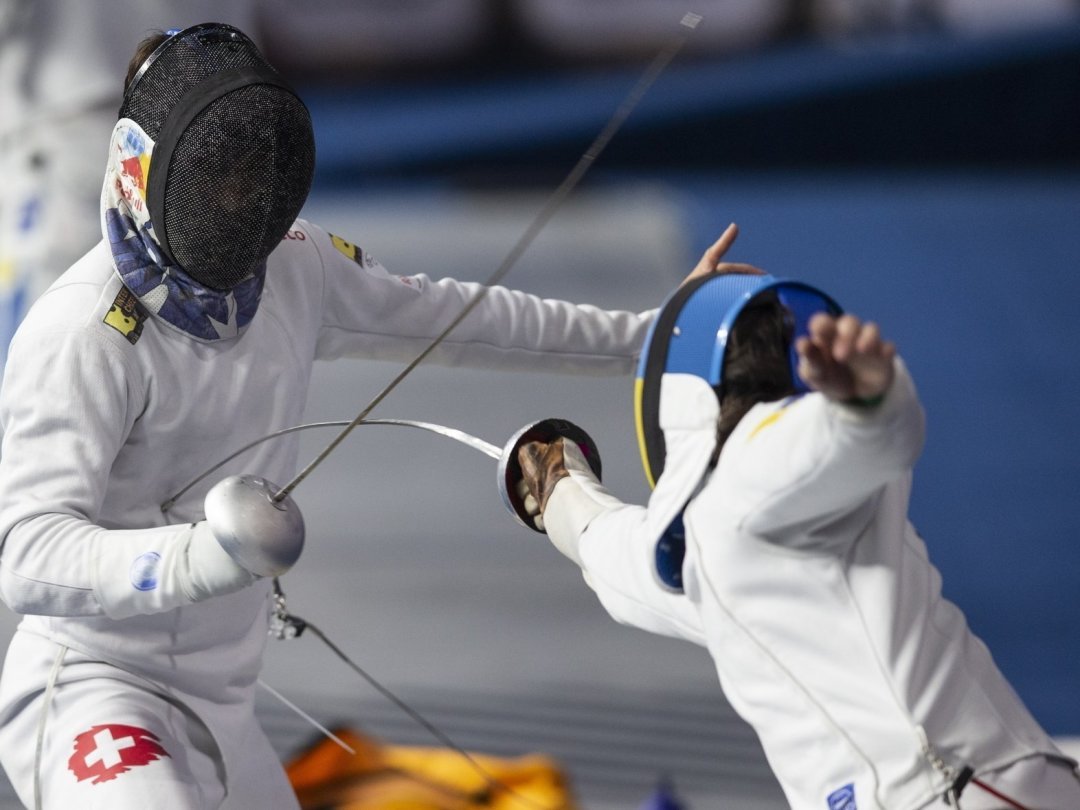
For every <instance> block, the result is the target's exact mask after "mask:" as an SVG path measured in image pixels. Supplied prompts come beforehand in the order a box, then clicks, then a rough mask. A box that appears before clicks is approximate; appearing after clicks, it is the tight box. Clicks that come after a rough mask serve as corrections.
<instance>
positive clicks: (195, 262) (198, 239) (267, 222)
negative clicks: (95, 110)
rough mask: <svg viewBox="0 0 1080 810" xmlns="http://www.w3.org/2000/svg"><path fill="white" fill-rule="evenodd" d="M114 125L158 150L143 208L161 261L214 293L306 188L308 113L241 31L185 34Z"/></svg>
mask: <svg viewBox="0 0 1080 810" xmlns="http://www.w3.org/2000/svg"><path fill="white" fill-rule="evenodd" d="M120 117H121V118H129V119H131V120H133V121H134V122H135V123H136V124H138V125H139V126H140V127H141V128H142V129H143V131H145V133H146V134H147V135H148V136H149V137H150V138H152V139H153V141H154V142H155V146H154V151H153V157H152V159H151V161H150V166H149V174H148V177H147V187H146V204H147V207H148V209H149V215H150V222H151V224H152V228H153V231H154V235H155V239H156V241H157V243H158V244H159V245H160V247H161V249H162V251H163V252H164V254H165V256H166V257H167V258H168V259H169V260H170V261H171V262H172V263H174V264H176V265H178V266H179V267H180V268H181V269H182V270H183V271H184V272H185V273H187V274H188V275H189V276H191V277H192V278H193V279H195V280H196V281H198V282H199V283H201V284H204V285H206V286H207V287H210V288H211V289H214V290H229V289H232V288H233V287H235V286H236V285H237V284H239V283H240V282H241V281H243V280H244V279H246V278H248V277H250V276H251V275H252V273H254V272H255V270H256V269H257V268H258V266H259V265H260V264H261V263H262V262H263V261H265V259H266V257H267V256H269V255H270V252H271V251H272V250H273V249H274V248H275V247H276V246H277V245H278V243H279V242H280V241H281V240H282V238H283V237H284V236H285V233H286V231H287V230H288V228H289V226H290V225H291V224H292V222H293V220H295V219H296V217H297V215H298V214H299V213H300V209H301V208H302V207H303V204H304V201H305V200H306V199H307V195H308V191H309V190H310V188H311V178H312V174H313V172H314V168H315V139H314V134H313V132H312V128H311V117H310V115H309V114H308V110H307V107H305V106H304V103H303V102H302V101H300V99H299V98H298V97H297V95H296V93H295V92H293V90H292V89H291V88H290V87H289V85H288V84H286V83H285V81H284V80H283V79H282V78H281V77H280V76H279V75H278V73H277V72H276V71H275V70H274V69H273V68H272V67H270V65H269V64H268V63H267V62H266V60H264V59H263V57H262V55H261V54H260V53H259V51H258V49H257V48H256V47H255V45H254V43H252V41H251V40H250V39H248V38H247V36H245V35H244V34H243V33H242V32H241V31H239V30H238V29H236V28H233V27H232V26H229V25H223V24H220V23H205V24H202V25H197V26H194V27H192V28H187V29H184V30H183V31H180V32H178V33H176V34H174V35H172V36H171V37H169V39H167V40H166V41H165V42H163V43H162V44H161V45H160V46H159V47H158V48H157V49H156V50H155V51H154V52H153V53H152V54H151V55H150V56H149V57H148V58H147V60H146V61H145V62H144V63H143V65H142V66H141V67H140V68H139V71H138V72H137V73H136V74H135V76H134V78H133V79H132V81H131V83H130V85H129V86H128V89H127V92H126V93H125V94H124V101H123V104H122V105H121V107H120Z"/></svg>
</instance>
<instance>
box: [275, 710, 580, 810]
mask: <svg viewBox="0 0 1080 810" xmlns="http://www.w3.org/2000/svg"><path fill="white" fill-rule="evenodd" d="M334 733H335V734H336V735H337V736H338V737H340V738H341V739H342V740H343V741H344V742H345V743H347V744H348V745H349V746H350V747H352V748H353V749H354V750H355V751H356V754H355V755H353V754H350V753H349V752H348V751H346V750H344V749H343V748H341V747H340V746H338V745H337V744H336V743H334V742H333V741H332V740H328V739H327V740H320V741H319V742H318V743H316V744H315V745H313V746H312V747H311V748H309V749H307V750H306V751H304V752H303V753H301V754H299V755H298V756H297V757H296V758H295V759H293V761H292V762H290V763H288V764H287V765H286V772H287V773H288V776H289V781H290V782H292V786H293V789H294V790H295V791H296V796H297V798H298V799H299V800H300V807H301V808H303V810H376V808H377V809H378V810H473V809H474V808H489V809H490V810H579V808H578V805H577V804H576V802H575V801H574V800H573V797H572V796H571V795H570V790H569V787H568V786H567V782H566V777H565V775H564V774H563V772H562V770H561V769H560V768H559V766H558V765H557V764H556V763H555V762H554V761H553V760H552V759H551V758H549V757H546V756H543V755H540V754H530V755H527V756H523V757H517V758H515V759H502V758H499V757H492V756H486V755H483V754H472V753H470V755H469V756H471V757H472V758H473V760H474V761H475V762H476V764H477V765H479V767H480V768H481V769H483V772H484V774H487V776H488V777H489V778H488V779H485V777H484V775H483V774H481V773H479V772H478V771H477V769H476V767H474V766H473V765H472V764H471V763H469V762H468V761H467V760H466V759H465V757H463V756H462V755H461V754H460V753H459V752H457V751H454V750H451V749H448V748H420V747H405V746H394V745H385V744H383V743H381V742H378V741H376V740H374V739H372V738H370V737H367V736H365V735H363V734H360V733H359V732H357V731H354V730H352V729H341V730H335V731H334Z"/></svg>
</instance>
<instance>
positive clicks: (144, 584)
mask: <svg viewBox="0 0 1080 810" xmlns="http://www.w3.org/2000/svg"><path fill="white" fill-rule="evenodd" d="M160 567H161V555H160V554H158V553H157V552H156V551H147V552H145V553H144V554H140V555H139V556H138V557H136V558H135V562H133V563H132V564H131V570H130V571H129V572H128V576H129V577H131V584H132V585H134V586H135V589H136V590H139V591H152V590H154V588H156V587H157V586H158V569H159V568H160Z"/></svg>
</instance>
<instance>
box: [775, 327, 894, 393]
mask: <svg viewBox="0 0 1080 810" xmlns="http://www.w3.org/2000/svg"><path fill="white" fill-rule="evenodd" d="M795 350H796V351H797V352H798V353H799V376H800V377H802V379H803V380H804V381H805V382H806V384H807V385H809V386H810V387H811V388H813V389H815V390H817V391H820V392H821V393H823V394H824V395H825V396H827V397H828V398H829V399H834V400H838V401H840V402H847V401H872V400H875V399H877V398H878V397H880V396H881V395H882V394H884V393H885V391H886V390H887V389H888V388H889V385H891V384H892V380H893V358H894V357H895V356H896V345H895V344H894V343H892V342H891V341H888V340H882V338H881V332H880V330H879V329H878V326H877V324H875V323H871V322H869V321H867V322H865V323H864V322H863V321H861V320H860V319H859V318H857V317H856V316H854V315H841V316H840V317H838V318H837V317H833V316H831V315H827V314H825V313H823V312H819V313H818V314H817V315H815V316H814V317H813V318H811V319H810V324H809V336H808V337H801V338H799V339H798V341H796V343H795Z"/></svg>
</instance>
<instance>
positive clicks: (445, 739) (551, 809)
mask: <svg viewBox="0 0 1080 810" xmlns="http://www.w3.org/2000/svg"><path fill="white" fill-rule="evenodd" d="M288 618H289V619H290V620H292V621H294V622H299V623H300V624H301V625H302V626H303V628H304V629H307V630H310V631H311V632H312V633H314V634H315V635H317V636H318V637H319V638H320V639H322V641H323V643H324V644H325V645H326V646H327V647H329V648H330V650H331V651H333V653H334V654H335V655H336V656H337V657H338V658H340V659H341V660H342V661H344V662H345V664H346V665H348V667H349V668H350V669H352V670H353V671H354V672H355V673H356V674H357V675H359V676H360V677H361V678H363V679H364V680H365V681H367V683H368V684H369V685H370V686H371V687H372V688H373V689H374V690H375V691H376V692H378V693H379V694H380V695H382V696H383V697H384V698H386V699H387V700H389V701H390V702H391V703H393V704H394V705H395V706H397V707H398V708H399V709H401V711H403V712H405V714H407V715H409V717H411V718H412V719H413V720H414V721H415V722H416V723H417V724H419V725H420V726H422V727H423V728H424V729H425V730H426V731H427V732H428V733H429V734H431V736H433V737H434V738H435V739H437V740H438V741H439V742H441V743H442V744H443V745H445V746H446V747H447V748H449V749H451V750H453V751H455V752H456V753H457V754H459V755H460V756H461V757H463V758H464V759H465V761H466V762H468V763H469V766H470V767H471V768H472V769H473V770H474V771H475V772H476V773H477V774H478V775H479V776H480V777H481V778H482V779H483V780H484V781H485V782H487V784H488V786H489V787H490V788H492V789H493V790H501V791H503V792H505V793H507V794H509V795H510V796H512V797H513V798H514V799H516V800H518V801H519V802H521V803H522V804H526V805H528V806H530V807H533V808H536V809H537V810H564V809H565V808H566V804H565V803H563V804H558V805H554V806H550V805H546V804H541V803H540V802H537V801H534V800H533V799H531V798H529V797H528V796H525V795H524V794H522V793H520V792H519V791H517V790H516V789H514V788H513V787H511V786H510V785H508V784H506V783H505V782H503V781H502V780H501V779H499V778H497V777H495V776H493V775H492V774H490V773H488V771H487V769H486V768H484V766H483V765H481V764H480V763H479V762H477V761H476V758H475V757H474V756H473V755H472V754H470V753H469V752H468V751H466V750H465V749H464V748H463V747H462V746H460V745H458V744H457V743H456V742H454V741H453V740H452V739H451V738H450V736H449V735H448V734H446V732H444V731H443V730H442V729H440V728H439V727H438V726H436V725H435V724H434V723H432V722H431V721H430V720H428V719H427V718H426V717H424V716H423V715H422V714H420V712H418V711H416V709H414V708H413V707H412V706H410V705H409V704H408V703H406V702H405V701H404V700H402V699H401V698H399V697H398V696H397V695H395V694H394V693H393V692H391V691H390V690H389V689H387V688H386V687H385V686H383V685H382V684H381V683H379V682H378V681H377V680H375V678H374V677H372V676H371V675H369V674H368V673H367V672H366V671H364V669H363V668H361V667H360V666H359V665H358V664H356V663H355V662H354V661H353V660H352V659H351V658H349V656H348V655H346V654H345V653H344V652H343V651H342V650H341V648H340V647H338V646H337V645H336V644H334V642H332V641H331V640H330V639H329V638H328V637H327V635H326V634H325V633H324V632H323V631H322V630H320V629H319V628H318V627H316V626H315V625H314V624H312V623H311V622H309V621H307V620H305V619H301V618H300V617H299V616H293V615H291V614H290V615H289V617H288Z"/></svg>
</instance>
